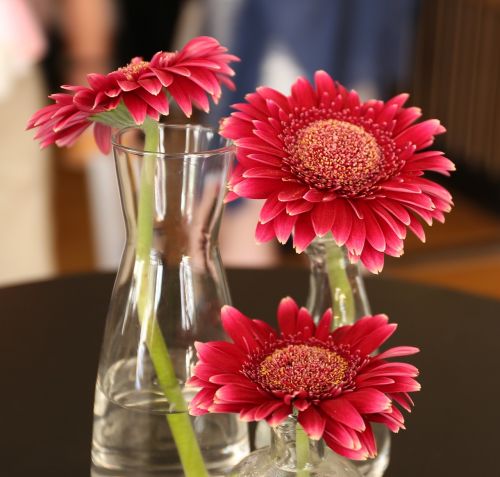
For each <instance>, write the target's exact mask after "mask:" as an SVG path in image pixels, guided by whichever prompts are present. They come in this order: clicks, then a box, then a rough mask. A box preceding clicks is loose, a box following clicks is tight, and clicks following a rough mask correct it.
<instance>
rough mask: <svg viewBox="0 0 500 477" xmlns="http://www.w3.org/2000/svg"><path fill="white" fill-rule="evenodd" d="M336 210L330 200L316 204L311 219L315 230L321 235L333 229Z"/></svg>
mask: <svg viewBox="0 0 500 477" xmlns="http://www.w3.org/2000/svg"><path fill="white" fill-rule="evenodd" d="M334 210H335V209H334V207H332V206H331V204H330V203H329V202H320V203H318V204H316V205H315V206H314V209H313V211H312V212H311V220H312V224H313V228H314V232H315V233H316V235H318V236H319V237H323V236H324V235H326V234H327V233H328V232H330V230H331V229H332V227H333V221H334V218H335V215H334Z"/></svg>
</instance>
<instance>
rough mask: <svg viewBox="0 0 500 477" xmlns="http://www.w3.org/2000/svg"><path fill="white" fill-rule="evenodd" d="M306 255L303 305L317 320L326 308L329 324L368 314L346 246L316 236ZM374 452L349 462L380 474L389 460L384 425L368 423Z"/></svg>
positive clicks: (370, 475) (372, 476) (375, 476)
mask: <svg viewBox="0 0 500 477" xmlns="http://www.w3.org/2000/svg"><path fill="white" fill-rule="evenodd" d="M306 254H307V256H308V257H309V263H310V274H309V294H308V298H307V305H306V306H307V308H308V310H309V311H310V313H311V315H312V317H313V319H314V321H315V322H316V323H317V322H318V321H319V320H320V318H321V316H322V315H323V313H324V312H325V311H326V310H327V309H328V308H330V307H332V311H333V318H334V319H333V326H334V328H336V327H337V326H342V325H348V324H351V323H353V322H354V321H355V320H358V319H359V318H361V317H363V316H366V315H369V314H370V305H369V302H368V297H367V295H366V290H365V285H364V282H363V277H362V275H361V272H360V269H359V265H358V264H353V263H351V262H350V261H349V259H348V256H347V249H346V248H345V247H339V246H338V245H337V244H336V243H335V241H334V239H333V237H331V236H325V237H317V238H316V239H314V240H313V242H312V243H311V244H310V245H309V247H307V249H306ZM372 427H373V431H374V433H375V439H376V442H377V449H378V455H377V457H375V458H374V459H369V460H366V461H353V462H354V464H355V465H356V466H357V467H358V469H359V470H360V471H361V473H362V475H363V476H364V477H382V476H383V475H384V472H385V470H386V469H387V466H388V465H389V459H390V447H391V436H390V432H389V430H388V429H387V427H386V426H384V425H382V424H372Z"/></svg>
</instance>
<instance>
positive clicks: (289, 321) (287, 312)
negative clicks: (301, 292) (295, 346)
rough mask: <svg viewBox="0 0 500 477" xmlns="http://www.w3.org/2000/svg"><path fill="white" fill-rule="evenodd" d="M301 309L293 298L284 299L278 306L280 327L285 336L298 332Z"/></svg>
mask: <svg viewBox="0 0 500 477" xmlns="http://www.w3.org/2000/svg"><path fill="white" fill-rule="evenodd" d="M298 313H299V307H298V305H297V303H295V300H294V299H293V298H290V297H289V296H288V297H286V298H283V299H282V300H281V301H280V304H279V306H278V325H279V328H280V330H281V332H282V333H283V335H285V336H287V335H293V334H295V333H296V332H297V315H298Z"/></svg>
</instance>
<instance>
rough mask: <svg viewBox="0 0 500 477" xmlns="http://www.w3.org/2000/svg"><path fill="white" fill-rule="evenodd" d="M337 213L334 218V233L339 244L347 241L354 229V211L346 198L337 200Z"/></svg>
mask: <svg viewBox="0 0 500 477" xmlns="http://www.w3.org/2000/svg"><path fill="white" fill-rule="evenodd" d="M334 205H335V213H334V218H333V226H332V235H333V238H334V239H335V242H337V245H339V246H342V245H344V244H345V243H346V241H347V239H348V238H349V236H350V234H351V229H352V222H353V218H352V215H353V214H352V211H351V208H350V207H349V205H348V204H347V202H346V201H345V200H344V199H338V200H336V201H335V204H334Z"/></svg>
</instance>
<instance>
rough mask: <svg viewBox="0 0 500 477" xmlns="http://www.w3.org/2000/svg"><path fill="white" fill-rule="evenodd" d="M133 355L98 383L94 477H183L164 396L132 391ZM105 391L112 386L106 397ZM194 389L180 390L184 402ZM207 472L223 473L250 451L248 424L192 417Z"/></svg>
mask: <svg viewBox="0 0 500 477" xmlns="http://www.w3.org/2000/svg"><path fill="white" fill-rule="evenodd" d="M136 367H137V363H136V359H128V360H121V361H119V362H117V363H115V365H114V366H112V367H111V368H110V369H109V370H108V372H107V374H106V375H105V378H104V380H103V382H98V383H97V386H96V393H95V403H94V431H93V438H92V462H93V471H92V475H93V477H98V476H101V475H102V476H104V475H107V476H113V475H115V476H117V477H118V476H120V477H121V476H124V475H126V476H134V477H149V476H162V477H182V476H183V475H184V473H183V471H182V467H181V464H180V461H179V458H178V455H177V450H176V447H175V444H174V441H173V438H172V435H171V433H170V430H169V425H168V420H167V416H168V419H174V420H175V418H176V415H179V414H181V413H175V412H166V406H165V405H166V404H167V403H166V401H165V398H164V396H162V395H161V394H159V393H158V392H155V391H151V392H148V391H145V390H144V389H134V387H133V385H132V386H131V379H132V383H133V379H134V376H135V374H136ZM108 389H113V395H112V396H111V397H110V396H109V394H108V392H106V391H107V390H108ZM195 393H196V389H192V388H191V389H189V391H186V392H185V393H184V395H185V398H186V400H187V401H189V399H191V398H192V397H193V396H194V394H195ZM191 420H192V423H193V427H194V429H195V431H196V435H197V438H198V442H199V444H200V447H201V451H202V454H203V458H204V460H205V463H206V466H207V470H208V471H209V472H210V475H211V476H217V475H223V472H224V471H225V470H227V469H228V468H231V467H232V466H234V465H235V464H236V463H238V462H239V461H240V460H241V459H242V458H243V457H244V456H245V455H247V454H248V452H249V448H248V438H247V425H246V424H245V423H243V422H240V421H239V419H238V417H237V415H232V414H207V415H205V416H198V417H191Z"/></svg>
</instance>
